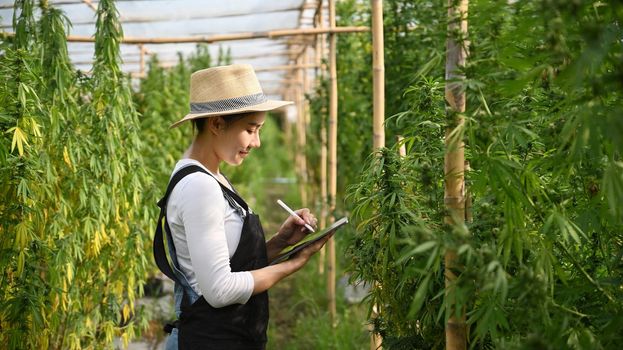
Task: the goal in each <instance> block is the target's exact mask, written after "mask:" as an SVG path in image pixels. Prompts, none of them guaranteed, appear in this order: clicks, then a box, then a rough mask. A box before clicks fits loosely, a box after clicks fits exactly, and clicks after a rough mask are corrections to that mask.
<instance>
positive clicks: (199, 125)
mask: <svg viewBox="0 0 623 350" xmlns="http://www.w3.org/2000/svg"><path fill="white" fill-rule="evenodd" d="M251 113H255V112H247V113H238V114H230V115H224V116H222V117H223V120H224V121H225V128H228V127H230V126H231V125H232V124H233V123H235V122H237V121H238V120H240V119H242V118H244V117H246V116H247V115H249V114H251ZM208 118H209V117H205V118H196V119H192V120H191V122H192V123H193V129H194V130H195V131H196V133H197V134H201V133H202V132H203V129H204V127H205V125H206V124H207V122H208Z"/></svg>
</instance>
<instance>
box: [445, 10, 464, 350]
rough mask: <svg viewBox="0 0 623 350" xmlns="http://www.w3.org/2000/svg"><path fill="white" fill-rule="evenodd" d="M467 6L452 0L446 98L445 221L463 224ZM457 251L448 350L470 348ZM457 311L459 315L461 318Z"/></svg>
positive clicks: (452, 261)
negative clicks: (458, 293)
mask: <svg viewBox="0 0 623 350" xmlns="http://www.w3.org/2000/svg"><path fill="white" fill-rule="evenodd" d="M467 7H468V0H458V1H457V0H448V37H447V42H446V92H445V94H446V101H447V103H448V107H447V112H448V113H449V115H450V116H454V121H453V122H451V123H450V126H449V127H448V129H447V130H446V139H445V143H446V154H445V159H444V163H445V164H444V167H445V171H444V177H445V191H444V192H445V193H444V199H445V205H446V209H447V211H448V214H447V216H446V218H445V223H446V224H448V225H460V224H462V223H463V222H464V220H465V196H464V188H465V178H464V172H465V155H464V145H463V141H462V140H460V139H458V140H457V139H456V137H454V139H453V138H452V137H451V134H452V132H453V130H454V129H455V128H458V127H461V126H462V125H463V123H464V117H463V115H462V113H464V112H465V92H461V91H460V86H459V85H458V84H457V83H456V80H457V79H464V77H463V76H461V75H460V74H459V72H458V70H459V69H460V68H461V67H463V66H464V65H465V60H466V58H467V54H468V53H467V43H465V42H464V41H463V39H464V38H466V37H467ZM457 260H458V257H457V255H456V252H455V251H452V250H448V251H447V252H446V255H445V257H444V261H445V279H446V281H445V284H446V294H445V296H446V304H447V308H448V309H447V312H448V313H449V318H448V321H447V322H446V350H465V349H466V348H467V327H466V324H465V309H464V308H463V307H461V308H462V310H458V309H457V305H456V300H455V299H454V298H453V296H452V295H453V293H454V286H453V284H454V281H455V280H456V275H455V273H454V271H455V270H457V269H458V268H460V266H459V264H458V262H457ZM457 313H458V314H459V316H458V317H457Z"/></svg>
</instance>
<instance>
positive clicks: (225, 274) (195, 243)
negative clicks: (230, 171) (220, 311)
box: [180, 173, 254, 308]
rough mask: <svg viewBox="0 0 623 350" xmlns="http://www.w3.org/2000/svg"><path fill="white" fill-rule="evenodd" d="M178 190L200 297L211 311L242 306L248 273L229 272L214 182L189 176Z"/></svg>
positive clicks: (221, 207) (220, 204)
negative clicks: (230, 306) (213, 308)
mask: <svg viewBox="0 0 623 350" xmlns="http://www.w3.org/2000/svg"><path fill="white" fill-rule="evenodd" d="M188 176H189V177H191V178H190V179H189V181H188V183H187V184H186V186H184V187H183V189H182V193H181V194H182V198H183V202H182V203H181V205H180V212H181V213H180V214H181V218H182V221H183V223H184V230H185V231H186V240H187V242H188V251H189V255H190V260H191V264H192V267H193V270H194V272H195V277H196V278H197V283H198V287H199V290H200V291H201V294H202V295H203V297H204V298H205V299H206V301H207V302H208V303H209V304H210V305H211V306H212V307H215V308H219V307H224V306H227V305H232V304H244V303H246V302H247V301H248V300H249V298H250V297H251V294H253V288H254V281H253V276H252V275H251V272H249V271H243V272H232V271H231V266H230V261H229V251H228V248H227V239H226V237H225V222H224V219H225V205H227V204H226V202H225V199H224V198H223V192H222V190H221V188H220V186H219V184H218V183H217V181H216V179H214V178H212V177H211V176H208V175H205V174H199V173H197V174H191V175H188Z"/></svg>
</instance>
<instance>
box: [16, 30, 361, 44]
mask: <svg viewBox="0 0 623 350" xmlns="http://www.w3.org/2000/svg"><path fill="white" fill-rule="evenodd" d="M369 30H370V28H368V27H363V26H359V27H355V26H349V27H333V28H300V29H279V30H271V31H266V32H244V33H232V34H219V35H200V36H189V37H171V38H139V37H125V38H123V39H122V40H121V44H183V43H208V44H210V43H215V42H221V41H232V40H249V39H267V38H268V39H274V38H280V37H285V36H296V35H318V34H331V35H334V34H338V33H361V32H367V31H369ZM5 35H6V36H15V33H6V34H5ZM67 42H79V43H92V42H95V38H94V37H92V36H84V35H68V36H67Z"/></svg>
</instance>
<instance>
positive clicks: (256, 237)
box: [154, 165, 268, 350]
mask: <svg viewBox="0 0 623 350" xmlns="http://www.w3.org/2000/svg"><path fill="white" fill-rule="evenodd" d="M197 171H200V172H203V173H206V174H208V175H210V176H212V175H211V174H209V173H207V172H206V171H205V170H204V169H203V168H201V167H199V166H196V165H191V166H187V167H184V168H182V169H180V170H179V171H178V172H177V173H176V174H175V175H174V176H173V178H172V179H171V181H170V182H169V186H168V187H167V192H166V194H165V196H164V198H162V200H160V202H158V205H159V206H160V208H161V211H160V219H159V220H158V228H157V229H156V236H155V237H154V258H155V260H156V264H157V265H158V268H160V270H161V271H162V272H163V273H164V274H165V275H167V276H168V277H169V278H171V279H173V280H174V281H175V282H176V283H180V281H179V279H178V277H177V276H176V274H175V273H174V272H173V269H172V266H171V262H170V261H168V259H167V258H169V259H175V258H176V257H175V255H171V254H170V255H169V256H168V257H167V252H166V251H165V248H164V239H165V238H166V237H164V234H163V232H162V231H163V230H162V228H163V227H164V228H165V230H164V231H165V232H166V235H167V236H170V235H171V232H170V229H169V225H168V223H167V222H166V203H167V200H168V198H169V195H170V194H171V192H172V191H173V188H174V187H175V185H176V184H177V183H178V182H179V181H180V180H181V179H182V178H183V177H184V176H186V175H188V174H191V173H194V172H197ZM217 182H218V180H217ZM218 183H219V185H220V186H221V189H222V191H223V195H224V196H225V198H226V199H227V200H231V199H233V200H234V201H235V202H236V203H238V205H240V206H241V207H242V208H243V209H244V210H245V211H246V216H245V218H244V223H243V226H242V233H241V235H240V242H239V243H238V248H237V249H236V251H235V252H234V255H233V256H232V257H231V259H230V266H231V271H232V272H239V271H251V270H256V269H260V268H262V267H265V266H267V265H268V258H267V256H266V242H265V238H264V231H263V229H262V225H261V223H260V219H259V217H258V216H257V215H255V214H252V213H250V212H249V206H248V205H247V203H246V202H245V201H244V200H243V199H242V198H240V196H239V195H238V194H237V193H235V192H234V191H232V190H230V189H229V188H227V187H226V186H224V185H223V184H221V183H220V182H218ZM170 242H172V239H171V240H170ZM169 251H171V249H169ZM185 294H186V293H185ZM181 310H182V313H181V315H180V319H179V321H178V322H177V327H178V346H179V349H182V350H187V349H193V350H194V349H231V350H237V349H240V350H242V349H245V350H246V349H249V350H250V349H264V348H265V346H266V328H267V326H268V293H267V292H262V293H259V294H256V295H253V296H251V298H250V299H249V300H248V301H247V303H246V304H234V305H229V306H225V307H222V308H214V307H212V306H210V304H208V302H207V301H206V300H205V298H203V297H200V298H199V299H197V300H196V301H195V302H194V303H192V304H190V302H189V301H188V298H187V297H186V296H185V297H184V298H183V301H182V308H181Z"/></svg>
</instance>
